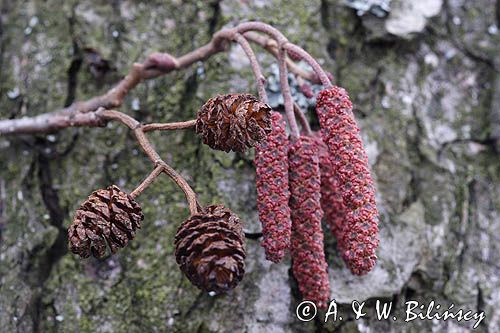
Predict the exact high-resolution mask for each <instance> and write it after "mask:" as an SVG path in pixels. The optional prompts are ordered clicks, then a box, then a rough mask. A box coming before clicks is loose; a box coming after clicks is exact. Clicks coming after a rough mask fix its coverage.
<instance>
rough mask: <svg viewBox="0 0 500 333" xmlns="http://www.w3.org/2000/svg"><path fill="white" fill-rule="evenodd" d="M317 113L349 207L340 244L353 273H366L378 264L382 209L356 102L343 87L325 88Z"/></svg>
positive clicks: (319, 98)
mask: <svg viewBox="0 0 500 333" xmlns="http://www.w3.org/2000/svg"><path fill="white" fill-rule="evenodd" d="M316 112H317V113H318V117H319V122H320V125H321V135H322V138H323V141H324V142H325V143H326V145H327V147H328V150H329V151H330V155H331V157H330V158H331V161H332V162H333V164H334V169H335V172H336V173H337V175H338V179H339V181H340V189H341V192H342V198H343V202H344V206H345V208H346V216H345V222H344V223H345V226H344V231H343V232H342V233H341V234H342V235H341V239H339V240H338V242H339V247H340V249H341V252H342V257H343V259H344V261H345V262H346V264H347V266H348V267H349V268H350V269H351V272H352V273H353V274H356V275H362V274H365V273H367V272H369V271H370V270H371V269H372V268H373V266H375V263H376V260H377V256H376V254H375V249H376V248H377V247H378V211H377V206H376V203H375V186H374V184H373V180H372V177H371V175H370V170H369V167H368V157H367V155H366V152H365V150H364V148H363V143H362V141H361V136H360V134H359V127H358V126H357V124H356V121H355V119H354V114H353V112H352V103H351V101H350V100H349V96H348V95H347V92H346V91H345V90H344V89H343V88H340V87H332V88H331V89H327V90H323V91H321V92H320V93H319V95H318V97H317V102H316Z"/></svg>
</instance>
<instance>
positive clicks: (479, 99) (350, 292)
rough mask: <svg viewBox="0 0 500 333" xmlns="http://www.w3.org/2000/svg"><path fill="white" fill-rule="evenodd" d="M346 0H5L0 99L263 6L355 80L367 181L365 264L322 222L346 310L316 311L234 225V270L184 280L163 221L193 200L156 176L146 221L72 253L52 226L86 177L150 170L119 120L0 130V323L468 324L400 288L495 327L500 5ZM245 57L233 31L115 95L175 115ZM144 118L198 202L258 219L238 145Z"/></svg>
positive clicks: (68, 79) (41, 103) (89, 182)
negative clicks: (132, 235) (370, 204)
mask: <svg viewBox="0 0 500 333" xmlns="http://www.w3.org/2000/svg"><path fill="white" fill-rule="evenodd" d="M372 2H374V3H377V1H372ZM379 2H382V1H379ZM422 3H424V4H425V6H423V7H422V5H419V4H422ZM348 5H349V6H351V7H349V6H348ZM356 6H357V2H356V1H348V2H344V1H340V0H338V1H337V0H322V1H300V2H299V1H297V2H295V1H294V2H291V1H278V0H273V1H268V2H246V1H210V2H199V1H183V2H179V1H166V2H162V1H147V2H135V1H125V0H116V1H109V2H102V1H90V0H86V1H64V2H61V1H55V0H47V1H40V0H31V1H27V2H18V1H3V2H2V4H1V16H0V105H1V108H0V118H1V119H5V118H21V117H24V116H36V115H40V114H43V113H46V112H50V111H54V110H59V109H61V108H63V107H65V106H68V105H70V104H71V103H72V102H74V101H75V100H86V99H89V98H91V97H93V96H98V95H101V94H103V93H105V92H106V91H108V90H109V89H110V88H111V87H112V86H113V85H114V84H116V82H118V81H119V80H120V79H121V78H123V76H124V75H125V74H126V73H127V72H128V71H129V69H130V68H131V66H132V64H133V63H134V62H142V61H144V60H145V58H146V57H147V55H149V54H151V53H153V52H157V51H158V52H168V53H171V54H173V55H174V56H179V55H182V54H185V53H187V52H189V51H191V50H193V49H195V48H198V47H200V46H202V45H204V44H206V43H208V42H209V41H210V39H211V36H212V34H213V33H214V32H215V31H217V30H218V29H220V28H222V27H223V26H224V25H226V24H228V25H233V24H234V23H237V22H242V21H246V20H261V21H264V22H266V23H269V24H272V25H273V26H275V27H276V28H278V29H279V30H281V31H282V32H283V34H284V35H285V36H286V37H288V39H289V40H290V41H292V42H294V43H296V44H298V45H300V46H302V47H303V48H304V49H306V50H307V51H309V52H310V53H311V54H312V55H313V56H315V57H316V59H320V60H321V61H322V62H323V63H322V65H323V67H324V68H325V69H327V70H328V71H330V72H332V74H333V76H334V77H335V84H337V85H341V86H343V87H345V88H346V89H347V90H348V91H349V92H350V96H351V99H352V101H353V103H354V107H355V114H356V116H357V119H358V122H359V124H360V126H361V128H362V129H361V131H362V135H363V139H364V143H365V146H366V149H367V151H368V155H369V159H370V165H371V168H372V171H373V175H374V179H375V181H376V184H377V189H378V197H377V203H378V207H379V210H380V212H381V221H380V232H381V235H380V248H379V250H378V252H377V254H378V257H379V261H378V264H377V266H376V268H375V269H374V271H373V272H371V273H370V274H368V275H367V276H364V277H355V276H352V275H351V274H350V273H349V270H348V269H347V268H346V267H345V265H344V264H343V262H342V260H341V256H340V255H339V254H338V253H337V252H336V250H335V240H334V239H333V237H332V236H331V235H330V234H329V233H328V231H327V230H325V235H326V248H325V249H326V255H327V261H328V262H329V264H330V271H329V273H330V285H331V289H332V297H333V298H334V299H335V300H336V302H337V303H338V304H339V305H340V307H339V311H340V315H341V316H342V317H343V321H337V322H333V320H332V319H331V318H330V320H329V321H328V322H327V323H325V322H324V315H322V314H320V315H319V316H318V317H317V319H316V320H313V321H310V322H301V321H299V320H298V319H297V317H296V314H295V309H296V306H297V304H298V303H299V302H300V296H299V295H298V289H297V287H296V285H295V282H294V281H293V278H292V277H291V275H290V272H289V267H290V261H289V258H287V259H286V260H285V261H284V262H282V263H280V264H272V263H270V262H268V261H265V256H264V250H263V248H261V247H260V246H259V240H254V239H247V251H248V255H247V259H246V264H247V273H246V275H245V277H244V279H243V281H242V283H241V284H240V285H239V286H238V287H237V288H236V289H235V290H233V291H232V292H230V293H228V294H226V295H219V296H215V297H212V296H210V295H208V294H206V293H202V292H200V291H199V290H198V289H196V288H195V287H194V286H192V285H191V284H190V283H189V282H188V280H187V279H186V278H185V277H184V276H183V275H182V273H181V272H180V270H179V269H178V267H177V264H176V262H175V258H174V255H173V251H174V248H173V237H174V235H175V231H176V229H177V227H178V226H179V225H180V223H181V222H182V221H183V220H184V219H186V218H187V217H188V215H189V209H188V206H187V204H186V202H185V198H184V194H183V193H182V192H181V191H180V190H178V188H177V187H176V185H175V184H173V183H172V182H171V181H169V180H168V179H167V178H166V177H162V178H159V179H158V180H157V181H155V182H154V183H153V185H151V187H149V188H148V189H146V190H145V192H144V193H142V194H141V196H140V197H138V201H139V202H140V203H141V205H142V207H143V208H144V213H145V220H144V227H143V229H141V230H140V231H139V233H138V235H137V237H136V239H135V240H134V241H132V242H131V243H130V244H129V246H128V247H127V248H126V249H124V250H123V251H121V252H120V253H119V254H117V255H114V256H112V257H109V258H107V259H104V260H84V261H82V260H80V259H78V258H77V257H75V256H74V255H72V254H71V253H67V243H66V242H67V239H66V237H67V235H66V228H67V227H68V226H69V224H70V222H71V219H72V217H73V212H74V211H75V210H76V208H77V207H78V205H79V204H80V203H81V202H83V201H84V200H85V198H86V197H87V196H88V195H89V194H90V193H92V191H94V190H96V189H98V188H103V187H106V186H108V185H111V184H117V185H118V186H120V188H122V189H126V190H128V191H132V190H133V189H134V188H135V187H136V186H137V185H138V184H140V182H141V181H142V180H143V179H144V177H145V176H146V175H147V174H148V173H149V172H151V171H152V166H151V163H150V162H149V161H148V159H147V157H146V156H145V155H143V153H142V151H141V150H140V147H139V146H137V145H136V141H135V140H134V138H133V136H132V134H131V133H130V132H129V131H127V129H126V128H124V127H123V126H120V125H119V124H108V126H107V127H105V128H100V127H96V128H68V129H64V130H60V131H54V132H53V133H50V134H36V135H20V136H6V137H0V153H1V156H2V158H0V327H2V331H3V332H166V331H167V332H170V331H173V332H240V331H245V332H290V331H292V332H333V331H336V332H363V331H366V330H367V329H369V330H370V331H374V332H378V331H385V332H401V331H432V330H434V331H459V330H461V329H465V330H470V329H471V327H472V325H473V324H474V321H469V322H465V321H461V322H457V321H454V320H448V321H442V320H435V321H431V320H413V321H411V322H405V321H404V318H405V302H407V301H409V300H417V301H419V302H421V303H424V304H428V303H429V302H430V301H431V300H435V301H436V302H437V303H439V304H441V307H442V308H443V309H447V308H448V307H449V305H450V304H451V303H453V304H455V309H457V308H460V309H464V310H472V311H474V312H475V311H484V313H485V316H486V317H485V319H484V320H483V321H482V322H481V324H480V325H479V327H478V329H477V331H480V332H487V331H491V332H498V331H500V320H499V318H500V310H499V309H498V304H499V303H500V294H499V292H498V276H500V266H499V264H498V263H499V262H500V260H499V259H500V251H499V250H500V245H499V238H498V233H497V230H499V228H500V156H499V151H500V132H499V130H498V129H499V124H498V119H500V113H499V112H500V111H499V105H500V84H499V82H500V79H499V77H500V76H499V71H500V62H499V60H498V54H499V52H500V49H499V45H500V32H498V31H497V30H498V27H499V26H500V22H499V20H500V18H499V16H498V12H499V10H498V8H500V5H499V4H498V1H497V2H496V1H495V0H478V1H465V0H445V1H441V0H428V1H409V0H393V1H392V2H390V9H388V10H387V13H385V14H387V15H386V16H383V15H382V14H380V11H377V10H376V9H374V8H375V7H373V8H372V11H368V12H367V13H364V14H363V15H361V14H362V12H361V11H359V10H358V11H357V9H354V8H352V7H356ZM358 9H359V8H358ZM376 14H377V15H379V16H382V17H378V16H377V15H376ZM359 15H361V16H359ZM252 47H253V49H254V51H256V53H257V58H258V59H259V60H260V61H261V63H262V65H263V75H264V76H266V78H267V81H268V91H267V93H268V95H269V101H270V103H271V104H272V105H273V106H279V107H282V104H281V103H282V102H280V101H279V100H278V98H277V94H276V92H275V91H274V90H273V85H274V84H275V83H276V82H278V81H279V77H278V76H277V71H276V69H277V67H273V66H272V65H271V63H273V62H274V59H273V57H271V56H269V55H266V54H265V52H264V51H263V50H262V49H260V48H259V47H258V46H256V45H253V46H252ZM244 58H245V57H244V51H243V50H242V49H241V48H240V47H239V46H237V45H233V46H231V48H230V50H229V52H228V53H221V54H218V55H215V56H214V57H212V58H210V59H209V60H208V61H206V62H204V63H198V64H196V65H195V66H192V67H189V68H187V69H185V70H183V71H178V72H175V73H171V74H168V75H167V76H163V77H159V78H156V79H152V80H148V81H147V82H144V83H141V84H140V85H138V86H137V87H136V88H135V89H134V90H132V91H131V92H130V93H129V95H128V96H127V97H125V99H124V101H123V104H122V106H121V108H120V110H121V111H123V112H125V113H128V114H130V115H133V116H134V118H137V119H138V120H139V121H141V122H143V123H158V122H180V121H187V120H190V119H193V118H194V115H195V113H196V111H197V110H198V108H199V107H200V106H201V105H202V104H203V103H204V102H205V101H206V100H207V99H208V98H210V97H212V96H214V95H216V94H221V93H232V92H247V91H250V92H253V93H256V89H255V83H254V79H253V74H252V69H251V66H250V64H249V63H248V62H247V61H246V60H242V59H244ZM316 88H317V87H316V86H315V89H316ZM291 91H292V93H293V94H294V97H295V98H296V99H297V100H299V101H300V103H302V106H309V109H308V112H307V114H306V115H307V116H308V117H309V118H310V119H311V120H312V122H313V124H314V123H315V121H316V120H315V117H314V112H312V111H313V109H312V107H313V105H314V104H313V100H310V99H307V98H305V97H304V96H303V95H302V94H301V93H300V89H299V88H298V84H297V82H296V81H295V80H291ZM313 129H314V126H313ZM150 137H151V141H152V142H153V144H154V145H155V147H156V149H157V151H158V152H159V154H160V156H161V157H162V158H164V160H165V161H166V162H167V163H169V164H170V165H172V166H173V167H175V169H176V170H178V171H180V173H181V174H182V175H183V176H184V177H185V178H186V179H187V181H188V183H189V184H190V185H191V186H192V187H193V188H194V189H195V190H196V192H197V193H198V194H199V200H200V201H201V202H202V204H209V203H219V202H220V203H223V204H225V205H227V206H228V207H229V208H231V210H233V211H234V212H235V213H237V214H238V215H239V216H240V218H241V219H242V220H243V221H244V224H245V225H244V226H245V230H246V231H248V232H258V231H260V226H259V221H258V216H257V214H256V202H255V200H256V192H255V185H254V178H255V171H254V167H253V163H252V154H251V153H250V154H233V153H230V154H226V153H223V152H216V151H213V150H211V149H210V148H208V147H207V146H204V145H203V144H202V143H201V141H200V139H199V138H198V137H197V136H196V135H195V134H194V132H193V131H192V130H190V129H185V130H182V131H171V132H170V131H169V132H162V133H156V134H153V135H151V136H150ZM353 300H357V301H359V302H363V301H366V305H365V307H366V309H367V312H368V315H367V316H365V317H363V318H361V319H358V320H354V315H353V312H352V310H351V302H352V301H353ZM376 300H382V301H383V302H389V301H393V312H392V313H391V315H394V316H396V317H397V318H398V319H397V320H396V321H394V320H392V319H389V320H382V321H379V320H377V319H376V317H375V312H374V310H373V309H374V306H375V302H376Z"/></svg>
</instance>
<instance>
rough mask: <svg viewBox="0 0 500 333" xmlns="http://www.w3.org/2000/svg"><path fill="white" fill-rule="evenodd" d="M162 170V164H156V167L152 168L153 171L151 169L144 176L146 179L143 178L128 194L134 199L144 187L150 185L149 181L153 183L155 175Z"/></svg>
mask: <svg viewBox="0 0 500 333" xmlns="http://www.w3.org/2000/svg"><path fill="white" fill-rule="evenodd" d="M162 172H163V166H161V165H158V166H156V168H154V169H153V171H151V173H150V174H149V175H148V176H147V177H146V179H144V180H143V181H142V183H141V184H140V185H139V186H137V187H136V189H135V190H133V191H132V192H131V193H130V196H131V197H132V198H134V199H135V198H137V197H138V196H139V195H140V194H141V193H142V192H143V191H144V190H145V189H147V188H148V187H149V185H151V183H153V181H154V180H155V179H156V177H158V176H159V175H160V173H162Z"/></svg>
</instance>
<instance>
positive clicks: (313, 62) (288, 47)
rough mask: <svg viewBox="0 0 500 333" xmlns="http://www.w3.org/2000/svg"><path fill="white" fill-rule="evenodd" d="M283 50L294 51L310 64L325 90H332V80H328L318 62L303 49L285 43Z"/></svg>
mask: <svg viewBox="0 0 500 333" xmlns="http://www.w3.org/2000/svg"><path fill="white" fill-rule="evenodd" d="M283 48H284V49H285V50H289V51H292V52H293V53H295V54H297V55H298V56H299V57H301V58H302V59H304V60H305V61H306V62H307V63H308V64H309V66H311V67H312V69H313V70H314V72H315V73H316V75H318V77H319V80H320V81H321V84H322V85H323V86H324V87H325V89H330V88H331V87H332V83H331V82H330V79H329V78H328V75H327V74H326V72H325V71H324V70H323V68H321V66H320V65H319V64H318V62H317V61H316V60H315V59H314V58H313V57H312V56H311V55H310V54H309V53H307V52H306V51H305V50H304V49H303V48H301V47H300V46H297V45H295V44H292V43H290V42H285V43H284V44H283Z"/></svg>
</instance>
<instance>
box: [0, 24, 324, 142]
mask: <svg viewBox="0 0 500 333" xmlns="http://www.w3.org/2000/svg"><path fill="white" fill-rule="evenodd" d="M253 31H260V32H262V33H265V34H267V35H269V36H271V37H272V39H270V38H268V37H266V36H261V35H259V34H257V33H255V32H253ZM239 35H243V36H244V37H245V38H246V39H248V40H250V41H252V42H255V43H257V44H259V45H261V46H263V47H264V48H265V49H266V50H268V51H269V52H271V53H272V54H274V55H275V56H276V57H277V58H279V51H278V45H282V47H283V48H284V49H286V50H292V51H293V52H295V53H297V54H299V56H300V57H303V59H304V60H305V61H307V62H308V63H309V64H310V65H311V66H312V68H313V70H314V73H310V72H307V71H304V70H302V69H300V68H299V67H298V66H297V65H296V64H295V63H294V62H293V61H290V60H289V59H288V58H287V60H286V64H287V66H288V67H289V68H290V71H291V72H293V73H295V74H296V75H299V76H301V77H303V78H304V79H307V80H311V81H313V82H318V81H320V82H322V83H323V85H325V87H329V86H331V83H330V81H329V79H328V76H327V75H326V73H325V72H324V71H323V70H322V69H321V67H320V66H319V64H318V63H317V62H316V61H315V60H314V59H313V58H312V57H311V56H310V55H309V54H308V53H307V52H306V51H304V50H303V49H302V48H300V47H298V46H296V45H294V44H291V43H290V42H289V41H288V40H287V39H286V37H285V36H283V34H282V33H281V32H279V31H278V30H277V29H275V28H273V27H271V26H270V25H267V24H264V23H261V22H247V23H242V24H240V25H238V26H236V27H234V28H231V29H224V30H221V31H218V32H217V33H215V34H214V36H213V38H212V40H211V41H210V42H209V43H208V44H206V45H204V46H202V47H200V48H198V49H196V50H193V51H191V52H189V53H187V54H185V55H183V56H180V57H178V58H176V57H174V56H172V55H170V54H168V53H152V54H151V55H149V56H148V57H147V58H146V60H145V61H144V62H143V63H135V64H133V66H132V68H131V70H130V72H129V73H128V74H127V75H126V76H125V78H123V79H122V80H121V81H120V82H119V83H118V84H117V85H116V86H114V87H113V88H112V89H110V90H109V91H108V92H107V93H105V94H103V95H101V96H96V97H93V98H91V99H89V100H86V101H79V102H75V103H73V104H72V105H70V106H69V107H66V108H63V109H60V110H57V111H53V112H50V113H45V114H41V115H38V116H33V117H24V118H20V119H8V120H0V135H9V134H31V133H47V132H53V131H57V130H60V129H63V128H68V127H78V126H88V127H102V126H105V124H106V123H105V121H103V120H102V119H100V118H99V116H97V115H96V114H95V111H96V110H97V109H99V108H105V109H111V108H117V107H119V106H121V105H122V103H123V99H124V98H125V96H126V95H127V94H128V93H129V91H130V90H132V89H133V88H134V87H135V86H137V85H138V84H139V83H140V82H142V81H143V80H146V79H152V78H155V77H158V76H161V75H165V74H168V73H170V72H172V71H176V70H180V69H184V68H187V67H189V66H191V65H192V64H194V63H196V62H198V61H204V60H206V59H208V58H209V57H211V56H213V55H214V54H216V53H219V52H222V51H225V50H226V48H227V41H232V40H234V41H236V42H238V43H240V45H242V47H243V48H244V50H245V52H246V53H247V55H248V56H249V59H250V61H251V63H252V66H254V65H255V62H254V61H253V60H252V59H253V57H254V56H255V55H253V57H252V54H253V51H252V52H251V53H249V52H248V51H249V45H247V44H246V43H245V42H246V40H244V39H245V38H243V39H242V38H241V37H239ZM273 39H274V40H273ZM250 50H251V48H250ZM258 77H260V75H258ZM257 84H258V90H259V95H262V89H263V85H264V82H262V79H257ZM261 98H262V97H261ZM264 98H265V97H264Z"/></svg>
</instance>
